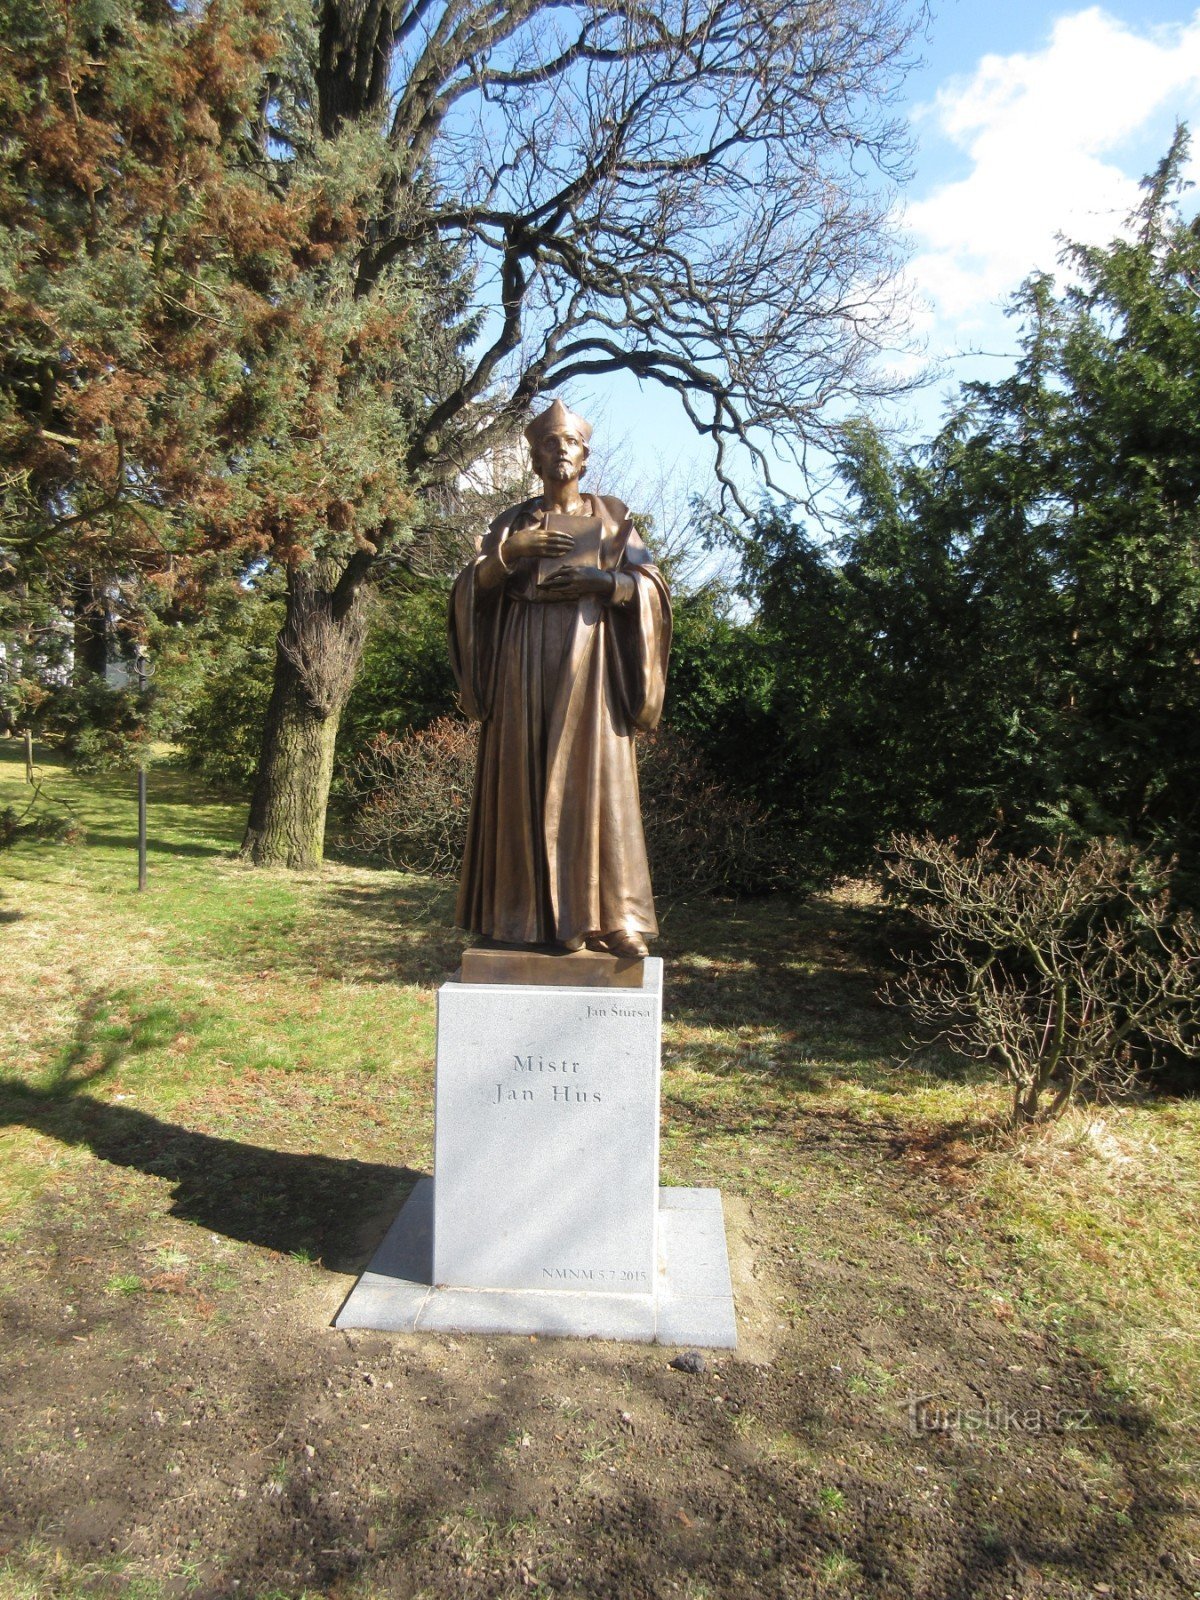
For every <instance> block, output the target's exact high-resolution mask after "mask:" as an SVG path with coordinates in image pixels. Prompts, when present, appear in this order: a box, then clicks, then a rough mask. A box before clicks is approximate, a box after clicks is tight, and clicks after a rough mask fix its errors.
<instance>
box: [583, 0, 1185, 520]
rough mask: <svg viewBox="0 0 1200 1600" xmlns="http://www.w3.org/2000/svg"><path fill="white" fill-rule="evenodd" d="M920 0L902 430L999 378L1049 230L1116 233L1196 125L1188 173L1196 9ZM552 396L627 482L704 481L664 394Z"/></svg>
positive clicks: (1134, 0)
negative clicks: (907, 392)
mask: <svg viewBox="0 0 1200 1600" xmlns="http://www.w3.org/2000/svg"><path fill="white" fill-rule="evenodd" d="M935 4H936V12H935V15H934V17H933V20H932V22H931V25H930V30H929V36H928V40H927V42H926V45H925V49H924V52H923V53H924V62H923V64H922V66H921V67H920V68H919V69H917V70H916V71H914V72H913V73H912V75H911V76H910V78H909V80H908V82H907V85H906V102H907V104H906V111H907V115H908V116H909V118H910V120H911V124H912V129H913V132H914V135H915V138H916V144H917V151H916V162H915V172H914V177H913V180H912V182H911V183H910V185H909V186H908V188H907V190H906V192H905V196H904V203H905V228H906V231H907V234H908V238H909V242H910V248H911V252H912V255H911V265H910V267H909V279H910V286H911V291H912V297H913V305H914V317H913V321H914V327H915V330H916V332H917V334H918V335H919V337H920V338H921V340H922V341H923V342H924V346H925V349H926V351H927V353H928V356H929V357H930V358H932V359H933V360H935V361H936V362H938V363H940V364H941V367H942V377H941V379H940V380H939V381H938V382H937V383H935V384H933V385H932V386H931V387H930V388H929V389H928V390H926V391H924V392H923V394H922V395H921V396H920V397H919V398H918V399H916V400H915V401H913V402H912V403H910V404H909V405H908V406H907V408H906V412H905V418H904V420H905V427H906V431H911V436H912V437H914V438H915V437H919V436H921V435H923V434H925V433H928V432H929V431H931V430H932V429H933V428H934V427H935V426H936V424H937V421H938V418H939V416H940V414H941V411H942V409H943V406H944V403H945V400H946V397H947V395H948V393H949V392H950V390H951V389H952V387H953V384H954V382H955V381H957V380H959V379H961V378H963V377H967V376H986V377H998V376H1001V375H1002V374H1003V371H1004V370H1005V369H1006V367H1007V365H1008V357H1009V353H1010V352H1011V350H1012V348H1013V330H1012V327H1011V325H1010V323H1009V321H1008V319H1006V318H1005V317H1004V315H1003V312H1002V309H1001V307H1002V305H1003V303H1004V301H1005V300H1006V299H1007V298H1008V297H1009V296H1010V295H1011V294H1012V292H1013V290H1015V289H1016V288H1017V286H1018V284H1019V283H1020V282H1021V280H1022V279H1023V278H1024V277H1025V276H1026V275H1027V274H1028V273H1029V272H1031V271H1033V270H1034V269H1035V268H1045V269H1048V270H1055V269H1056V268H1057V254H1058V249H1059V245H1058V242H1057V239H1056V235H1057V234H1059V233H1063V234H1066V235H1067V236H1069V237H1071V238H1076V239H1081V240H1083V241H1085V242H1095V243H1102V242H1105V241H1107V240H1108V239H1111V238H1112V237H1113V236H1114V234H1115V233H1117V231H1118V230H1119V229H1120V226H1121V223H1122V220H1123V218H1124V217H1125V216H1127V215H1128V213H1129V211H1130V209H1131V208H1132V206H1133V205H1134V203H1135V202H1136V199H1137V185H1138V180H1139V179H1140V177H1141V176H1142V175H1143V174H1144V173H1145V172H1146V171H1147V170H1149V169H1150V168H1151V167H1153V165H1154V164H1155V162H1156V161H1157V160H1158V159H1159V158H1160V157H1161V155H1162V154H1163V153H1164V151H1165V150H1166V148H1167V145H1168V142H1169V140H1170V137H1171V131H1172V128H1173V126H1174V123H1175V121H1176V119H1177V118H1182V119H1183V120H1185V121H1188V122H1190V123H1191V125H1192V126H1193V128H1194V129H1195V130H1196V135H1197V137H1196V146H1197V152H1198V154H1197V156H1196V157H1194V159H1193V174H1192V175H1193V177H1194V178H1195V179H1197V180H1200V8H1198V7H1197V6H1196V5H1189V4H1180V3H1178V0H1114V3H1111V4H1107V5H1103V6H1100V5H1087V6H1085V5H1072V4H1069V3H1068V4H1063V5H1058V6H1054V5H1047V4H1044V3H1038V0H1007V3H1004V0H935ZM972 352H976V353H975V354H972ZM979 352H982V353H979ZM566 398H567V399H568V400H569V401H570V402H572V403H574V404H576V405H577V407H578V409H580V410H582V411H583V412H584V414H585V415H588V416H589V417H591V418H593V420H594V421H595V422H596V423H597V425H598V429H599V430H600V431H602V432H603V434H604V435H605V436H606V437H607V440H608V442H609V445H610V447H611V448H613V449H614V452H615V458H616V459H615V462H614V465H616V464H617V463H619V464H620V467H621V468H622V469H623V471H624V472H626V473H629V474H631V475H632V476H633V478H634V479H635V480H637V479H641V478H644V479H646V480H650V479H652V478H653V477H654V476H655V474H657V473H659V471H660V469H661V466H662V465H663V464H665V465H667V466H668V467H670V466H674V467H675V468H676V469H677V472H678V474H679V475H681V476H682V477H683V478H684V479H685V480H690V481H691V482H692V483H694V484H695V486H696V487H698V488H703V487H704V485H705V481H706V480H709V479H710V473H709V471H708V462H709V460H710V457H709V455H708V452H707V451H706V450H705V448H704V446H703V444H702V443H699V442H697V440H696V437H695V435H694V434H692V433H691V431H690V428H689V426H688V424H687V422H686V419H685V418H683V416H682V414H681V413H680V412H679V411H678V409H677V407H676V405H675V403H674V402H673V401H672V399H671V398H670V397H668V396H664V395H660V394H658V393H656V392H654V391H653V390H651V389H647V390H645V391H642V392H641V393H639V391H638V386H637V385H636V384H635V383H634V382H633V381H632V380H626V379H616V380H613V379H608V380H605V383H604V385H603V387H599V386H598V387H597V389H596V391H595V392H594V393H593V394H586V393H582V392H581V393H579V394H572V395H569V396H567V397H566ZM651 441H653V442H651ZM605 454H608V451H605ZM792 483H795V484H796V486H797V487H799V484H798V482H797V480H796V477H795V474H794V473H793V475H792ZM589 486H591V485H589ZM596 487H600V485H599V484H597V485H596ZM605 487H607V488H609V489H610V491H614V490H619V489H620V488H621V486H619V485H614V484H606V485H605Z"/></svg>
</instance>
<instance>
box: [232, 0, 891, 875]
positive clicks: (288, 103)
mask: <svg viewBox="0 0 1200 1600" xmlns="http://www.w3.org/2000/svg"><path fill="white" fill-rule="evenodd" d="M916 21H917V18H916V16H915V15H914V14H913V11H912V9H911V8H910V7H907V6H905V5H902V4H900V3H898V0H755V3H750V0H700V3H699V4H695V3H693V0H668V3H667V4H666V5H656V6H654V7H650V6H646V5H643V4H641V3H640V0H617V3H613V4H607V3H606V4H583V3H581V4H566V5H562V4H550V3H549V0H516V3H507V0H506V3H501V0H374V3H371V4H365V5H364V4H361V3H358V0H321V4H320V6H319V9H318V12H317V17H316V34H315V38H314V40H313V41H312V53H311V55H310V58H309V66H310V68H311V74H310V76H309V77H308V78H305V77H304V75H303V74H300V75H299V76H297V77H294V78H293V79H292V81H290V82H289V83H287V84H286V85H285V84H283V83H279V84H277V85H276V87H275V92H274V95H273V98H272V99H271V101H270V123H271V137H272V138H273V139H275V140H277V141H283V142H285V143H287V144H288V145H289V146H290V148H291V149H292V150H293V151H294V152H296V153H297V154H300V153H301V152H302V150H303V148H304V145H305V141H306V140H310V141H321V140H324V141H334V142H337V141H341V140H345V139H347V138H348V137H350V136H351V134H352V133H358V134H359V135H362V134H363V132H364V130H366V131H373V132H374V133H375V134H377V136H378V138H379V139H380V140H381V142H382V148H383V149H385V150H386V152H387V153H388V160H387V161H385V162H383V163H382V164H381V167H380V178H379V182H378V185H377V187H376V189H375V191H374V193H373V196H372V198H371V200H370V203H369V204H367V205H366V207H365V211H364V217H365V220H364V223H363V229H362V234H361V239H360V241H359V246H360V247H359V250H358V254H357V257H356V262H355V270H354V283H353V293H354V295H355V297H356V298H357V299H359V300H362V299H370V298H371V297H373V296H376V295H379V294H380V293H381V292H385V291H386V286H387V284H388V282H389V274H393V273H395V271H396V270H397V268H402V269H404V268H406V267H407V268H411V265H412V264H413V263H417V262H420V263H428V262H430V261H438V260H440V261H442V262H444V263H445V264H446V280H445V281H446V283H447V285H450V284H457V285H459V286H460V287H461V285H462V284H463V283H464V282H470V281H472V279H473V282H474V299H473V300H472V301H471V304H472V305H473V306H474V307H476V308H477V309H479V310H481V312H482V321H481V322H480V324H479V326H478V327H471V328H470V334H471V337H470V338H464V337H462V333H463V328H464V325H463V324H462V322H461V321H456V320H454V318H450V319H447V317H446V315H445V307H444V305H439V304H438V302H437V301H436V300H433V301H431V302H429V304H430V310H429V312H428V313H427V320H426V325H425V326H426V331H427V332H428V334H429V340H428V343H427V345H426V347H425V348H424V350H423V351H421V352H418V353H417V354H416V355H412V354H411V353H409V354H406V356H405V359H404V361H403V362H402V363H401V365H402V367H403V378H402V382H403V384H404V386H405V388H406V390H407V392H408V393H409V394H410V395H412V396H414V397H415V400H414V404H413V406H412V411H411V418H410V429H409V434H408V439H407V445H406V449H405V451H404V454H403V466H404V469H405V472H406V474H407V478H408V483H409V486H410V489H411V493H412V495H413V497H414V500H415V501H416V503H417V504H418V506H419V503H420V500H421V497H422V496H424V495H426V494H428V493H429V492H430V491H431V490H433V489H435V488H436V486H437V485H439V484H445V483H447V482H449V481H452V480H453V479H454V477H455V476H456V475H457V474H458V473H460V472H461V471H463V470H464V469H465V468H467V467H468V466H469V465H470V464H471V463H472V462H473V461H474V460H475V459H477V457H478V456H479V455H480V454H481V453H482V452H484V451H486V450H487V449H488V448H490V447H492V446H493V445H495V444H496V443H497V442H498V441H503V440H506V439H508V438H510V437H511V436H512V434H513V432H514V430H515V427H516V425H517V424H518V422H519V421H520V420H522V419H523V418H524V417H525V415H526V414H527V411H528V407H529V405H530V402H531V401H532V400H533V398H534V397H535V396H537V395H539V394H542V393H545V392H546V391H549V390H554V389H561V388H563V387H564V386H565V385H567V384H570V383H572V382H575V381H577V380H581V379H585V378H586V379H589V380H590V379H594V378H596V377H598V376H601V375H603V374H605V373H613V372H617V371H626V372H631V373H634V374H635V375H637V376H638V377H639V378H642V379H646V380H652V381H654V382H656V383H658V384H660V385H662V386H663V387H664V389H666V390H669V391H672V392H673V393H674V394H675V395H676V396H677V397H678V400H679V402H680V403H681V404H682V405H683V406H684V408H685V410H686V411H687V414H688V416H689V417H690V418H691V420H692V421H693V423H694V424H695V426H696V427H697V428H698V429H699V430H700V432H701V433H703V434H704V435H706V436H707V437H708V438H709V439H710V440H711V441H712V443H713V446H714V450H715V464H716V469H717V473H718V478H719V480H720V482H721V484H722V486H723V489H724V492H725V493H726V494H727V495H731V496H733V497H735V498H736V497H737V495H738V492H739V491H738V485H737V476H736V472H735V468H734V464H733V452H734V449H735V447H742V448H744V449H745V450H747V451H748V452H749V455H750V458H751V459H752V461H753V462H754V463H756V465H757V466H758V468H759V469H760V470H761V472H762V473H763V474H764V475H765V476H767V477H769V475H770V461H771V455H770V452H771V448H772V447H776V448H782V449H784V450H787V451H790V452H791V453H792V454H793V455H795V456H796V458H797V459H799V460H803V459H804V457H805V453H806V452H807V451H808V450H809V449H810V448H811V447H812V446H814V445H819V444H824V443H826V442H828V440H829V439H830V436H831V430H832V429H833V427H834V425H835V423H836V420H837V418H838V413H839V407H840V406H841V405H842V403H843V402H846V401H851V400H852V401H854V402H855V403H861V402H863V401H864V400H866V399H869V398H870V397H871V396H872V395H877V394H880V393H882V392H884V391H885V390H887V389H888V388H889V387H890V386H891V385H892V383H893V380H892V379H890V378H889V377H888V375H887V374H886V372H884V371H883V369H882V368H881V366H880V364H879V363H878V362H877V359H876V358H877V356H878V355H879V352H880V349H881V346H882V345H883V344H884V343H885V342H886V340H887V339H888V338H889V336H890V333H889V330H890V326H891V320H892V317H893V313H894V311H895V293H894V288H893V285H894V281H895V267H896V249H895V245H894V241H893V237H892V234H891V232H890V228H889V221H888V218H889V209H888V208H889V200H890V192H889V183H890V180H892V179H895V178H897V177H898V176H899V175H900V174H901V171H902V169H903V165H904V160H905V156H906V150H905V141H904V135H903V132H902V126H901V124H900V122H899V120H898V119H897V118H895V117H894V116H893V115H892V114H891V111H890V109H889V101H890V97H891V95H892V93H893V92H894V90H895V89H896V87H897V85H898V82H899V79H900V76H901V74H902V72H903V70H904V67H905V65H906V52H907V49H908V46H909V44H910V41H911V38H912V34H913V29H914V25H915V22H916ZM302 53H303V52H301V54H302ZM306 118H308V121H307V122H306V120H305V119H306ZM456 309H457V311H458V312H459V313H460V315H461V314H462V313H464V312H466V311H467V310H468V309H469V308H468V305H467V302H466V301H460V302H459V304H458V306H457V308H456ZM445 329H450V330H452V332H451V334H450V335H447V334H446V333H444V332H441V331H439V330H445ZM417 400H419V404H418V403H416V401H417ZM414 520H419V512H418V514H417V518H416V519H414V517H411V516H410V517H404V516H401V517H389V516H384V517H381V518H380V519H379V520H378V523H377V525H376V526H374V527H372V528H370V529H367V528H364V527H363V526H362V524H361V519H360V523H359V530H358V531H359V534H360V537H358V538H357V539H356V540H354V541H350V540H347V539H346V538H345V537H344V536H342V535H340V534H339V532H338V530H337V529H336V528H333V527H330V528H329V529H328V530H327V531H326V532H324V533H323V534H322V535H321V537H320V538H319V539H317V540H315V541H309V542H307V543H306V544H305V547H304V555H303V558H302V559H293V560H292V561H291V562H290V563H289V572H290V584H289V596H290V598H289V612H288V619H287V622H286V624H285V627H284V629H283V631H282V633H281V636H280V647H279V653H278V661H277V670H276V679H275V690H274V695H273V699H272V707H271V711H270V714H269V716H268V722H267V729H266V736H265V740H264V748H263V756H262V761H261V763H260V767H259V774H258V781H257V785H256V789H255V795H254V799H253V802H252V807H251V817H250V823H249V827H248V830H247V835H246V842H245V847H244V850H245V854H246V855H247V856H248V857H249V858H250V859H252V860H253V861H255V862H258V863H266V862H286V863H288V864H291V865H305V864H311V863H312V862H314V861H316V860H318V859H319V857H320V854H321V836H322V829H323V820H324V811H325V796H326V792H327V789H328V775H327V774H328V753H329V752H330V751H331V750H332V742H333V736H334V733H335V732H336V723H337V717H338V715H339V713H340V708H341V705H342V704H344V701H345V694H346V692H347V691H348V688H349V683H350V681H352V677H353V673H354V670H355V666H356V663H357V660H358V658H359V655H360V653H361V641H362V635H363V622H362V614H363V606H364V604H365V600H364V596H365V593H366V589H367V585H368V582H369V580H370V579H371V577H372V575H373V573H374V572H375V571H376V570H377V568H378V564H379V562H380V558H381V557H383V556H387V555H388V554H389V553H394V552H395V551H396V550H397V549H398V548H400V547H401V546H402V545H403V543H404V541H405V539H406V538H407V537H408V536H409V535H410V534H411V532H412V528H413V523H414Z"/></svg>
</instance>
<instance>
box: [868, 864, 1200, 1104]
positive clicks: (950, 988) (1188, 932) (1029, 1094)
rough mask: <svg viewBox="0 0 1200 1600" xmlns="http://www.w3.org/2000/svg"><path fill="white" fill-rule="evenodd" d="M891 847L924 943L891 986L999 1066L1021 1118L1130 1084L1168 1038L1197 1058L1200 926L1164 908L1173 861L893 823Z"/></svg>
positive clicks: (900, 887) (947, 1033) (928, 1028)
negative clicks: (996, 842)
mask: <svg viewBox="0 0 1200 1600" xmlns="http://www.w3.org/2000/svg"><path fill="white" fill-rule="evenodd" d="M889 851H890V858H889V860H888V864H887V871H888V874H889V876H890V879H891V883H892V885H893V887H894V888H895V890H896V891H897V892H898V893H899V895H900V896H901V897H903V898H904V899H905V900H906V901H907V903H908V905H909V907H910V908H911V910H912V911H913V912H914V913H915V915H916V916H917V918H918V919H919V920H920V922H921V923H922V924H923V925H924V926H925V928H926V929H928V930H929V932H930V933H931V934H932V942H931V945H930V947H929V949H928V951H927V952H926V953H924V954H918V955H912V956H910V957H908V958H907V965H908V970H907V971H906V972H905V973H904V975H903V976H902V977H901V978H900V979H899V980H898V981H897V982H896V983H894V984H893V985H891V986H890V987H889V989H888V990H887V991H886V997H887V998H889V999H891V1000H893V1001H894V1002H896V1003H900V1004H903V1005H905V1006H906V1007H907V1008H908V1010H909V1012H910V1014H911V1016H912V1018H913V1020H914V1022H915V1023H916V1025H917V1027H918V1029H919V1030H920V1032H921V1033H922V1035H923V1038H924V1041H925V1042H932V1040H933V1039H935V1038H940V1039H941V1040H943V1041H944V1042H945V1043H946V1044H948V1045H949V1046H950V1048H951V1049H953V1050H955V1051H957V1052H958V1053H960V1054H962V1055H964V1056H968V1057H973V1058H974V1059H977V1060H986V1061H994V1062H997V1063H998V1064H1000V1065H1001V1066H1002V1067H1003V1070H1004V1072H1005V1074H1006V1075H1007V1077H1008V1080H1009V1083H1010V1084H1011V1086H1012V1090H1013V1120H1014V1121H1015V1122H1033V1121H1036V1120H1038V1119H1041V1118H1049V1117H1053V1116H1056V1115H1057V1114H1058V1113H1060V1112H1061V1111H1062V1110H1064V1109H1065V1107H1066V1106H1067V1105H1068V1103H1069V1102H1070V1101H1071V1100H1072V1098H1073V1097H1075V1096H1076V1095H1079V1094H1083V1093H1090V1094H1108V1095H1119V1094H1121V1093H1123V1092H1127V1091H1128V1090H1129V1089H1130V1088H1132V1087H1133V1085H1134V1083H1135V1081H1136V1079H1137V1076H1138V1071H1139V1068H1140V1067H1142V1066H1145V1065H1147V1064H1149V1063H1151V1062H1153V1061H1154V1060H1155V1059H1156V1058H1157V1056H1158V1055H1160V1054H1161V1052H1162V1050H1163V1049H1164V1048H1165V1049H1170V1050H1176V1051H1181V1052H1182V1053H1184V1054H1186V1055H1190V1056H1193V1057H1195V1056H1197V1055H1200V1038H1198V1029H1200V930H1197V927H1196V924H1195V922H1194V921H1193V919H1192V917H1191V916H1190V914H1188V913H1186V912H1181V911H1177V910H1174V909H1173V907H1172V902H1171V897H1170V893H1169V888H1168V883H1169V877H1170V872H1171V867H1170V866H1163V865H1161V864H1159V863H1156V862H1154V861H1153V860H1151V859H1150V858H1149V857H1147V856H1145V855H1143V854H1142V853H1141V852H1139V851H1138V850H1137V849H1135V848H1133V847H1131V846H1127V845H1121V844H1118V843H1116V842H1115V841H1113V840H1111V839H1106V840H1099V839H1097V840H1092V841H1091V842H1090V843H1089V844H1087V845H1086V846H1085V847H1084V848H1083V849H1081V850H1078V851H1072V850H1070V849H1069V848H1068V846H1067V845H1066V843H1065V842H1064V841H1062V840H1059V841H1058V843H1057V845H1056V846H1055V847H1054V848H1053V849H1049V850H1045V851H1041V852H1038V853H1035V854H1033V855H1030V856H1015V855H1005V854H1002V853H1001V852H999V851H997V850H996V849H994V848H993V846H992V844H991V842H990V841H985V842H983V843H982V844H979V845H977V846H976V847H975V848H974V849H973V850H970V851H968V852H961V851H960V850H959V848H958V842H957V840H954V839H951V840H949V841H946V842H943V841H940V840H937V839H935V838H933V837H931V836H926V837H924V838H916V837H913V836H911V835H896V836H894V837H893V838H892V840H891V841H890V845H889ZM1047 1095H1049V1096H1050V1099H1049V1101H1048V1102H1047V1100H1046V1096H1047Z"/></svg>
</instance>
